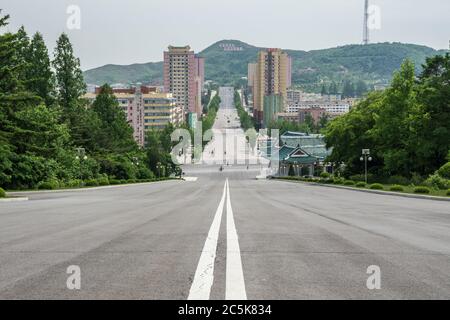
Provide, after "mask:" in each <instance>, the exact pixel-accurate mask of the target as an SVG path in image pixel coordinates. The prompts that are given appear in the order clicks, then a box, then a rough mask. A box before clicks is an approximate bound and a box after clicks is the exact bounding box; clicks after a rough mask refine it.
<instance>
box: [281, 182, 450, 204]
mask: <svg viewBox="0 0 450 320" xmlns="http://www.w3.org/2000/svg"><path fill="white" fill-rule="evenodd" d="M273 180H275V181H285V182H294V183H303V184H309V185H312V186H319V187H326V188H334V189H345V190H351V191H357V192H364V193H374V194H380V195H384V196H396V197H403V198H410V199H422V200H434V201H448V202H450V197H437V196H427V195H420V194H411V193H400V192H392V191H382V190H370V189H357V188H352V187H345V186H336V185H329V184H321V183H314V182H304V181H293V180H284V179H273Z"/></svg>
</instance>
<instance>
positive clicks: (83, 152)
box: [75, 148, 88, 184]
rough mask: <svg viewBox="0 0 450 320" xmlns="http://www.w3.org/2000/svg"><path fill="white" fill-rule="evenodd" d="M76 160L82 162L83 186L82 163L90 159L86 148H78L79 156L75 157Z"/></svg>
mask: <svg viewBox="0 0 450 320" xmlns="http://www.w3.org/2000/svg"><path fill="white" fill-rule="evenodd" d="M75 159H76V160H77V161H79V162H80V180H81V184H83V168H82V163H83V161H86V160H87V159H88V157H87V155H86V150H85V149H84V148H77V155H76V156H75Z"/></svg>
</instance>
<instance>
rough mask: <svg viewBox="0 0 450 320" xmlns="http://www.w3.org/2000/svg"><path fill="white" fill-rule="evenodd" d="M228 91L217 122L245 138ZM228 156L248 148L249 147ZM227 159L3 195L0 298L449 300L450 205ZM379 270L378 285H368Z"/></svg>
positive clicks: (215, 144)
mask: <svg viewBox="0 0 450 320" xmlns="http://www.w3.org/2000/svg"><path fill="white" fill-rule="evenodd" d="M220 94H221V96H222V101H223V104H222V106H221V109H220V111H219V115H218V121H217V122H216V126H215V130H221V129H222V130H223V129H225V128H227V127H230V128H233V130H234V134H235V137H236V139H242V137H243V134H242V132H241V131H240V129H237V128H236V126H235V125H236V122H235V120H233V118H235V111H233V109H232V105H231V103H232V96H230V95H232V91H228V90H227V89H223V88H222V89H221V92H220ZM227 117H231V121H230V123H228V120H225V119H227ZM239 137H240V138H239ZM227 143H228V142H226V143H225V144H227ZM219 144H220V145H223V141H221V140H220V138H219V137H217V139H216V140H215V142H214V141H213V142H212V143H211V145H210V146H208V148H207V149H206V150H205V153H208V152H210V150H211V149H210V148H216V149H219V148H220V146H219ZM228 150H231V149H228ZM229 152H230V154H233V155H234V157H235V158H241V157H242V152H245V148H244V149H241V148H235V149H234V151H229ZM227 154H228V153H227ZM230 154H228V155H229V156H230ZM228 161H230V162H233V158H229V159H228ZM219 166H220V165H219V164H210V165H198V166H189V167H186V168H185V170H186V172H187V176H189V177H191V178H194V177H195V178H197V179H190V180H191V181H186V182H181V181H168V182H161V183H152V184H143V185H133V186H118V187H111V188H100V189H95V190H79V191H65V192H58V193H53V192H52V193H42V192H40V193H39V192H38V193H32V194H31V195H28V196H29V197H30V201H28V202H17V203H0V299H449V298H450V204H449V202H440V201H431V200H421V199H408V198H402V197H396V196H385V195H378V194H370V193H362V192H356V191H351V190H342V189H334V188H327V187H321V186H316V185H307V184H296V183H290V182H281V181H266V180H256V179H255V176H256V175H257V174H258V173H259V170H260V166H261V165H260V164H258V165H251V166H250V167H249V168H248V169H247V166H246V165H238V164H236V163H232V165H230V166H226V165H225V166H224V170H223V171H222V172H220V171H219ZM69 266H78V267H79V268H80V271H81V274H80V278H79V279H80V285H81V289H79V290H70V289H68V287H67V279H68V277H69V276H70V274H67V268H68V267H69ZM370 266H377V267H379V270H380V271H381V273H380V277H379V280H380V289H374V290H369V289H368V287H367V280H368V278H369V276H371V274H367V270H368V268H369V267H370Z"/></svg>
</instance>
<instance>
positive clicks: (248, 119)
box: [234, 90, 255, 131]
mask: <svg viewBox="0 0 450 320" xmlns="http://www.w3.org/2000/svg"><path fill="white" fill-rule="evenodd" d="M234 105H235V107H236V110H237V112H238V115H239V119H240V121H241V127H242V129H244V131H247V130H249V129H255V120H254V119H253V117H252V116H250V115H249V114H248V112H247V111H246V110H245V109H244V107H243V106H242V103H241V95H240V94H239V92H238V91H237V90H235V92H234Z"/></svg>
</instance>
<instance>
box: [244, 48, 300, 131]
mask: <svg viewBox="0 0 450 320" xmlns="http://www.w3.org/2000/svg"><path fill="white" fill-rule="evenodd" d="M291 74H292V60H291V58H290V57H289V55H288V54H287V53H285V52H283V51H282V50H281V49H268V50H265V51H260V52H259V53H258V61H257V63H256V71H255V72H254V77H255V78H254V81H253V82H254V85H253V110H254V111H253V112H254V117H255V120H256V122H257V123H258V124H260V125H264V123H268V122H270V120H271V119H264V117H266V118H267V117H269V118H273V117H275V114H276V113H278V112H284V111H285V109H286V102H287V89H288V88H289V87H290V86H291ZM266 98H267V99H269V100H268V101H267V102H265V99H266ZM264 105H266V106H270V107H269V108H268V110H266V112H264Z"/></svg>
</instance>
